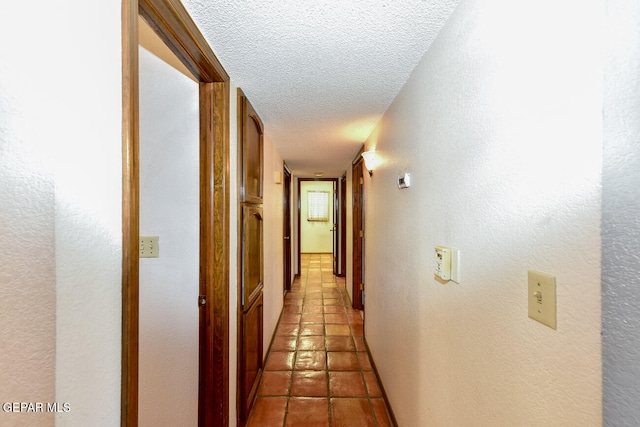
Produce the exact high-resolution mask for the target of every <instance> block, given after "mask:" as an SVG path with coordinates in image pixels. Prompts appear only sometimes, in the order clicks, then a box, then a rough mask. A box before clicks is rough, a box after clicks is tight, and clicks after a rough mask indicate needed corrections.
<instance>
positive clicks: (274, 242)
mask: <svg viewBox="0 0 640 427" xmlns="http://www.w3.org/2000/svg"><path fill="white" fill-rule="evenodd" d="M258 114H259V113H258ZM267 132H268V129H267ZM282 168H283V162H282V157H281V156H280V154H279V153H278V151H277V150H276V148H275V146H274V145H273V143H272V142H271V139H270V138H269V136H268V135H265V137H264V188H263V192H264V197H263V200H262V214H263V216H264V229H263V232H264V236H263V237H264V291H263V298H264V319H263V320H264V354H265V355H266V354H267V351H268V350H269V344H270V343H271V338H272V337H273V334H274V332H275V328H276V326H277V324H278V319H279V318H280V312H281V311H282V305H283V303H284V298H283V294H284V271H283V268H284V258H283V255H284V252H283V251H284V246H283V242H284V240H283V237H284V234H283V227H284V222H283V221H284V217H283V214H284V213H283V206H282V200H283V199H282V197H283V192H282V189H283V187H282V183H281V184H276V183H275V180H274V172H282Z"/></svg>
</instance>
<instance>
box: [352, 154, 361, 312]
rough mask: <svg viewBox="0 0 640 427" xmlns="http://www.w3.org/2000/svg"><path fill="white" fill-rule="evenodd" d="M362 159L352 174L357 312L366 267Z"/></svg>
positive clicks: (358, 161) (353, 272) (353, 264)
mask: <svg viewBox="0 0 640 427" xmlns="http://www.w3.org/2000/svg"><path fill="white" fill-rule="evenodd" d="M363 163H364V162H363V160H362V157H357V158H356V160H355V161H354V163H353V165H352V174H351V200H352V204H351V206H352V208H351V210H352V218H351V220H352V224H353V227H352V236H351V238H352V241H353V246H352V257H353V258H352V259H353V263H352V272H351V274H352V289H351V295H352V296H351V304H352V306H353V308H354V309H356V310H363V309H364V304H362V291H361V290H360V283H364V282H363V277H362V276H363V274H362V269H363V266H364V242H363V237H360V230H364V184H363V183H362V181H361V179H362V180H363V179H364V164H363Z"/></svg>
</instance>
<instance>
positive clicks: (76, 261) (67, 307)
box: [13, 0, 122, 426]
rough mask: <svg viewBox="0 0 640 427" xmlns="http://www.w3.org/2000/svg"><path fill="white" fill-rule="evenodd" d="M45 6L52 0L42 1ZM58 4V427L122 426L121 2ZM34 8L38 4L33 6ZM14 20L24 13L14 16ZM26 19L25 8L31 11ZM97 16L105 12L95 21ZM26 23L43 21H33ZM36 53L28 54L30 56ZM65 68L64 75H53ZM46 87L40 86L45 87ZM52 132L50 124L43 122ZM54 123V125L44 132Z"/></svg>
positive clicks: (54, 111)
mask: <svg viewBox="0 0 640 427" xmlns="http://www.w3.org/2000/svg"><path fill="white" fill-rule="evenodd" d="M37 3H38V4H39V6H38V7H40V6H41V5H47V6H48V5H49V3H48V2H46V1H38V2H37ZM85 6H86V5H85V3H83V2H81V1H79V0H65V1H63V2H62V3H59V4H56V5H55V7H56V11H59V12H60V13H61V21H60V22H63V23H64V24H61V23H60V22H57V21H56V20H55V19H53V18H52V16H50V15H49V14H47V13H45V12H43V13H42V14H41V15H38V16H43V17H46V18H47V19H49V20H51V22H53V23H56V22H57V25H56V28H55V31H53V32H48V31H42V32H41V33H40V34H43V37H42V38H40V39H39V40H40V41H42V40H49V38H50V37H53V38H54V39H55V38H56V37H58V36H62V37H64V40H57V42H56V43H55V44H54V45H53V46H52V47H51V49H45V48H43V47H41V48H39V49H38V50H37V51H38V52H45V51H49V50H51V52H52V53H53V54H55V58H52V60H51V61H49V60H43V59H42V58H40V62H39V69H38V75H37V76H36V79H35V80H34V81H41V80H42V72H43V71H42V64H43V63H46V64H47V67H46V73H47V81H48V82H50V84H47V85H43V86H44V87H46V88H47V90H49V87H50V86H52V85H53V86H58V85H59V91H60V96H59V98H58V100H59V102H60V105H58V106H56V108H51V109H49V111H48V113H49V114H51V116H52V120H55V122H56V123H57V124H58V128H54V130H53V131H52V132H51V136H50V138H49V141H48V143H50V144H51V147H53V148H54V149H55V151H56V160H57V165H56V174H55V177H56V280H57V284H56V337H57V340H56V399H57V400H58V401H61V402H69V403H70V404H71V411H70V412H69V413H66V414H59V415H57V416H56V424H57V425H60V426H67V425H68V426H89V425H100V426H109V425H113V426H116V425H119V424H120V420H119V418H120V415H119V414H120V353H121V350H120V349H121V320H120V319H121V310H120V307H121V289H122V285H121V277H122V274H121V265H122V250H121V246H122V244H121V242H122V220H121V216H122V196H121V188H122V143H121V141H122V127H121V123H122V96H121V93H122V81H121V75H122V74H121V56H122V48H121V38H122V36H121V16H120V12H121V10H120V9H121V4H120V2H119V1H114V0H99V1H97V2H94V3H92V5H91V8H86V7H85ZM30 7H31V8H32V10H35V7H36V5H34V4H30ZM13 16H14V19H15V18H16V16H17V15H13ZM27 16H28V15H27ZM97 16H99V17H100V19H95V18H96V17H97ZM23 27H24V28H38V26H37V25H35V24H34V23H33V22H31V21H30V20H26V22H24V24H23ZM33 52H34V51H33V50H27V51H25V53H26V54H28V55H32V54H33ZM57 67H60V69H61V72H60V74H61V79H60V80H58V79H57V78H54V77H53V76H51V75H50V73H51V72H52V70H53V69H56V68H57ZM43 86H41V87H43ZM45 129H46V128H45ZM47 130H50V129H47Z"/></svg>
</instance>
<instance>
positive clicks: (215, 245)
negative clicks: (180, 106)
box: [198, 83, 229, 426]
mask: <svg viewBox="0 0 640 427" xmlns="http://www.w3.org/2000/svg"><path fill="white" fill-rule="evenodd" d="M228 94H229V85H228V84H226V83H200V111H201V112H202V113H201V114H200V295H204V296H205V297H206V299H207V301H208V303H207V304H206V305H205V306H204V307H202V306H201V307H200V316H201V323H200V324H201V328H200V347H201V352H200V354H201V359H200V384H199V389H200V390H199V396H198V405H199V408H200V409H199V411H198V425H200V426H212V425H224V426H226V425H228V418H229V414H228V412H229V404H228V402H229V351H228V349H229V334H228V313H229V304H228V301H229V287H228V282H229V268H228V266H229V230H228V227H229V188H228V185H227V183H228V174H229V168H228V163H229V153H228V149H227V147H226V146H225V144H224V141H226V140H228V126H227V125H226V123H228V119H229V114H228V111H229V109H228V105H227V104H226V103H225V100H226V99H228ZM207 112H211V113H212V114H208V113H207ZM223 284H227V285H226V286H223Z"/></svg>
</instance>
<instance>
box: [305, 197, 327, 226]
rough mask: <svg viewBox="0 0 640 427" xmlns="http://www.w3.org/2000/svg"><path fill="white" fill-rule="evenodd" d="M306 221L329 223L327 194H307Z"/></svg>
mask: <svg viewBox="0 0 640 427" xmlns="http://www.w3.org/2000/svg"><path fill="white" fill-rule="evenodd" d="M307 221H323V222H328V221H329V192H328V191H308V192H307Z"/></svg>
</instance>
